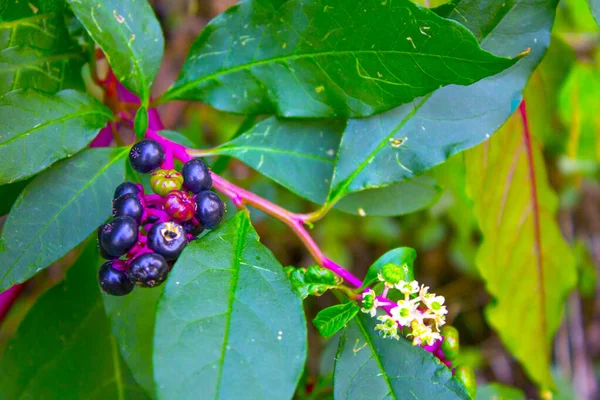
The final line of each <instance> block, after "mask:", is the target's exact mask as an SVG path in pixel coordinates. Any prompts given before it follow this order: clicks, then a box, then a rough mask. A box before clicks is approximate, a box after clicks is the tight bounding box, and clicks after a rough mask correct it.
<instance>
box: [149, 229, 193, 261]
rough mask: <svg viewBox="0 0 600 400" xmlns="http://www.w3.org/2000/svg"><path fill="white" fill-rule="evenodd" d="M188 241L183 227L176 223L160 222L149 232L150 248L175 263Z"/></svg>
mask: <svg viewBox="0 0 600 400" xmlns="http://www.w3.org/2000/svg"><path fill="white" fill-rule="evenodd" d="M186 244H187V239H186V237H185V231H184V229H183V227H182V226H181V225H179V224H176V223H175V222H159V223H157V224H154V225H152V228H150V232H148V248H149V249H151V250H153V251H155V252H156V253H158V254H160V255H161V256H163V257H164V258H165V259H166V260H167V261H174V260H176V259H177V257H179V254H181V252H182V251H183V249H184V247H185V245H186Z"/></svg>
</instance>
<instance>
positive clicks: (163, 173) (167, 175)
mask: <svg viewBox="0 0 600 400" xmlns="http://www.w3.org/2000/svg"><path fill="white" fill-rule="evenodd" d="M182 185H183V176H182V175H181V174H180V173H179V172H177V171H175V170H174V169H170V170H164V169H159V170H156V171H154V172H153V173H152V175H151V176H150V186H151V187H152V191H153V192H154V193H156V194H158V195H160V196H162V197H165V196H166V195H167V194H169V192H171V191H172V190H180V189H181V186H182Z"/></svg>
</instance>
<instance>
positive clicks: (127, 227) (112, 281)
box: [98, 139, 225, 296]
mask: <svg viewBox="0 0 600 400" xmlns="http://www.w3.org/2000/svg"><path fill="white" fill-rule="evenodd" d="M164 160H165V152H164V150H163V148H162V146H161V145H160V144H159V143H158V142H157V141H155V140H152V139H144V140H141V141H140V142H138V143H136V144H135V145H134V146H133V147H132V148H131V151H130V153H129V162H130V163H131V167H132V168H133V169H134V170H136V171H138V172H141V173H145V174H147V173H151V174H152V175H151V176H150V185H151V187H152V191H153V192H154V193H155V194H149V195H146V194H144V188H143V187H142V185H140V184H135V183H132V182H123V183H121V184H120V185H119V186H117V188H116V190H115V194H114V197H113V217H114V218H113V219H112V220H111V221H109V222H108V223H106V224H104V225H102V226H100V227H99V228H98V247H99V250H100V255H101V256H102V257H103V258H105V259H107V260H108V261H107V262H105V263H104V264H103V265H102V267H100V271H99V272H98V282H99V283H100V287H101V288H102V290H103V291H104V292H105V293H107V294H110V295H114V296H123V295H126V294H128V293H130V292H131V291H132V290H133V288H134V286H140V287H147V288H149V287H155V286H158V285H160V284H161V283H163V282H164V281H165V280H166V279H167V275H168V274H169V271H170V270H171V268H172V266H173V263H174V262H175V261H176V260H177V258H178V257H179V255H180V254H181V252H182V251H183V249H184V248H185V246H186V245H187V243H188V242H190V241H192V240H196V239H197V238H198V235H200V233H202V232H203V231H204V229H213V228H215V227H217V226H218V225H219V224H220V223H221V220H222V219H223V215H224V213H225V205H224V204H223V201H221V199H220V198H219V196H217V195H216V194H215V193H214V192H212V191H211V190H210V189H211V187H212V178H211V176H210V172H209V170H208V167H207V166H206V164H205V163H204V161H202V160H201V159H192V160H190V161H188V162H187V163H185V164H184V165H183V168H182V169H181V173H180V172H178V171H176V170H172V169H170V170H164V169H159V168H160V167H161V165H163V163H164Z"/></svg>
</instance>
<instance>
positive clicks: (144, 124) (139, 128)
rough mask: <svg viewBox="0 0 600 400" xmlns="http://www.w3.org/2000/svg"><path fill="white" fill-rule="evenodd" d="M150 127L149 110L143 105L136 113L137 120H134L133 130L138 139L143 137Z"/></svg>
mask: <svg viewBox="0 0 600 400" xmlns="http://www.w3.org/2000/svg"><path fill="white" fill-rule="evenodd" d="M147 129H148V111H147V110H146V107H144V106H141V107H140V108H139V109H138V110H137V112H136V113H135V120H134V121H133V130H134V132H135V136H136V137H137V138H138V139H143V138H144V135H146V130H147Z"/></svg>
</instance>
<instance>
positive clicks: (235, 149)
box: [212, 144, 334, 164]
mask: <svg viewBox="0 0 600 400" xmlns="http://www.w3.org/2000/svg"><path fill="white" fill-rule="evenodd" d="M244 150H248V151H255V152H263V153H273V154H283V155H287V156H293V157H299V158H306V159H309V160H315V161H321V162H326V163H329V164H333V161H334V160H333V159H332V158H325V157H320V156H316V155H312V154H308V153H296V152H294V151H291V150H283V149H279V148H273V147H255V146H243V145H242V146H235V145H233V144H229V145H228V144H225V145H223V146H221V147H217V148H215V149H214V150H213V151H212V152H214V153H215V154H227V155H230V156H233V157H236V158H239V157H237V156H236V154H237V155H240V156H241V155H242V154H244V153H246V152H244Z"/></svg>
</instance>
